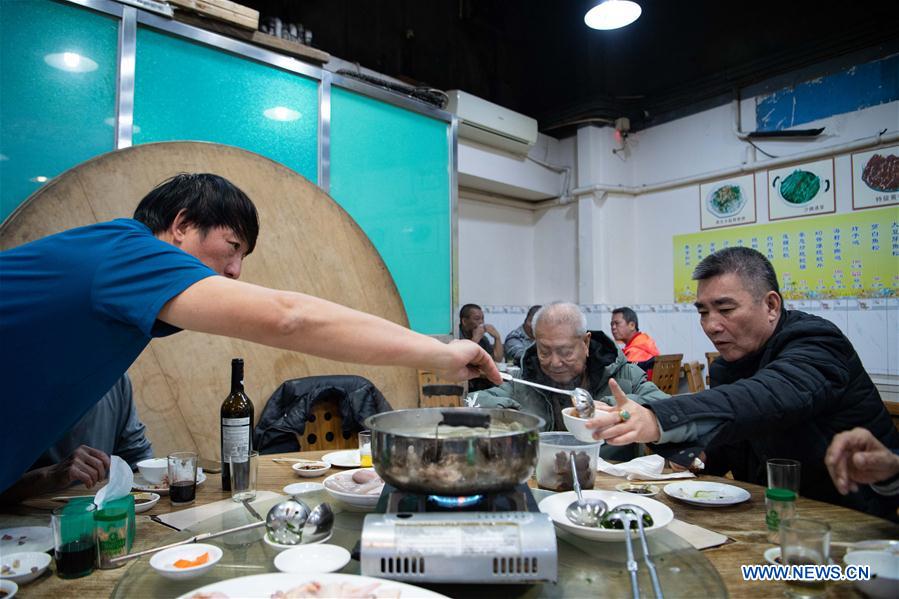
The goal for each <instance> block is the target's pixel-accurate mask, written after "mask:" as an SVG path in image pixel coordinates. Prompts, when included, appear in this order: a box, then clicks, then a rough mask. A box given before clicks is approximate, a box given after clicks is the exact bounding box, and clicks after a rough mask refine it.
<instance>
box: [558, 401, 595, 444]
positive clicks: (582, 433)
mask: <svg viewBox="0 0 899 599" xmlns="http://www.w3.org/2000/svg"><path fill="white" fill-rule="evenodd" d="M562 420H564V421H565V428H566V429H568V432H569V433H571V434H572V435H574V438H575V439H577V440H578V441H583V442H584V443H602V442H603V441H600V440H598V439H594V438H593V433H594V432H595V431H596V429H592V428H587V423H588V422H589V420H588V419H586V418H581V417H580V416H578V415H577V412H575V410H574V408H573V407H571V408H565V409H563V410H562Z"/></svg>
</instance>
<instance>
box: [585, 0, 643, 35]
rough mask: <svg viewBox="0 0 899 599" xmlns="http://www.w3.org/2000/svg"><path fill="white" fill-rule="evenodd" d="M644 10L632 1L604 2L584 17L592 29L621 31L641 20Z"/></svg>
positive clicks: (605, 0)
mask: <svg viewBox="0 0 899 599" xmlns="http://www.w3.org/2000/svg"><path fill="white" fill-rule="evenodd" d="M642 12H643V9H642V8H640V5H639V4H637V3H636V2H632V1H631V0H603V1H602V2H600V3H599V4H597V5H596V6H594V7H593V8H591V9H590V10H588V11H587V14H585V15H584V23H586V24H587V27H590V28H591V29H602V30H608V29H619V28H621V27H624V26H626V25H630V24H631V23H633V22H634V21H636V20H637V19H639V18H640V14H641V13H642Z"/></svg>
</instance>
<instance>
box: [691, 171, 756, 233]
mask: <svg viewBox="0 0 899 599" xmlns="http://www.w3.org/2000/svg"><path fill="white" fill-rule="evenodd" d="M699 213H700V226H701V228H702V229H703V230H706V229H717V228H719V227H733V226H736V225H748V224H750V223H754V222H755V177H754V176H753V175H752V174H749V175H743V176H741V177H733V178H731V179H726V180H724V181H715V182H714V183H705V184H703V185H700V186H699Z"/></svg>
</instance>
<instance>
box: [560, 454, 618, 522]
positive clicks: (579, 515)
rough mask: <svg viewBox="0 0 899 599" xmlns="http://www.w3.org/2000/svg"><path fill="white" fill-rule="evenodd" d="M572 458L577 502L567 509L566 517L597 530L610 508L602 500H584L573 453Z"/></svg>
mask: <svg viewBox="0 0 899 599" xmlns="http://www.w3.org/2000/svg"><path fill="white" fill-rule="evenodd" d="M570 457H571V478H572V482H573V484H574V492H575V493H577V501H572V502H571V505H569V506H568V507H567V508H565V515H566V516H567V517H568V519H569V520H571V521H572V522H574V523H575V524H578V525H580V526H590V527H593V528H596V527H597V526H599V522H600V521H601V520H602V517H603V515H605V513H606V511H607V510H608V509H609V506H608V504H606V502H605V501H603V500H602V499H584V496H583V494H582V493H581V483H580V481H579V480H578V479H577V468H575V465H574V452H573V451H572V452H571V454H570Z"/></svg>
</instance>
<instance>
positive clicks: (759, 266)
mask: <svg viewBox="0 0 899 599" xmlns="http://www.w3.org/2000/svg"><path fill="white" fill-rule="evenodd" d="M729 273H734V274H736V275H737V276H739V277H740V279H741V280H742V281H743V285H745V286H746V289H747V291H749V293H751V294H752V297H754V298H755V299H756V300H761V299H762V298H763V297H765V294H766V293H768V292H769V291H775V292H777V295H780V286H778V284H777V273H775V272H774V267H773V266H771V263H770V262H768V259H767V258H765V256H764V255H762V254H761V253H760V252H757V251H756V250H754V249H752V248H747V247H740V246H737V247H728V248H724V249H721V250H718V251H717V252H715V253H714V254H709V255H708V256H706V257H705V258H703V259H702V262H700V263H699V264H697V265H696V269H695V270H694V271H693V280H694V281H704V280H706V279H711V278H712V277H718V276H721V275H726V274H729Z"/></svg>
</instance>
